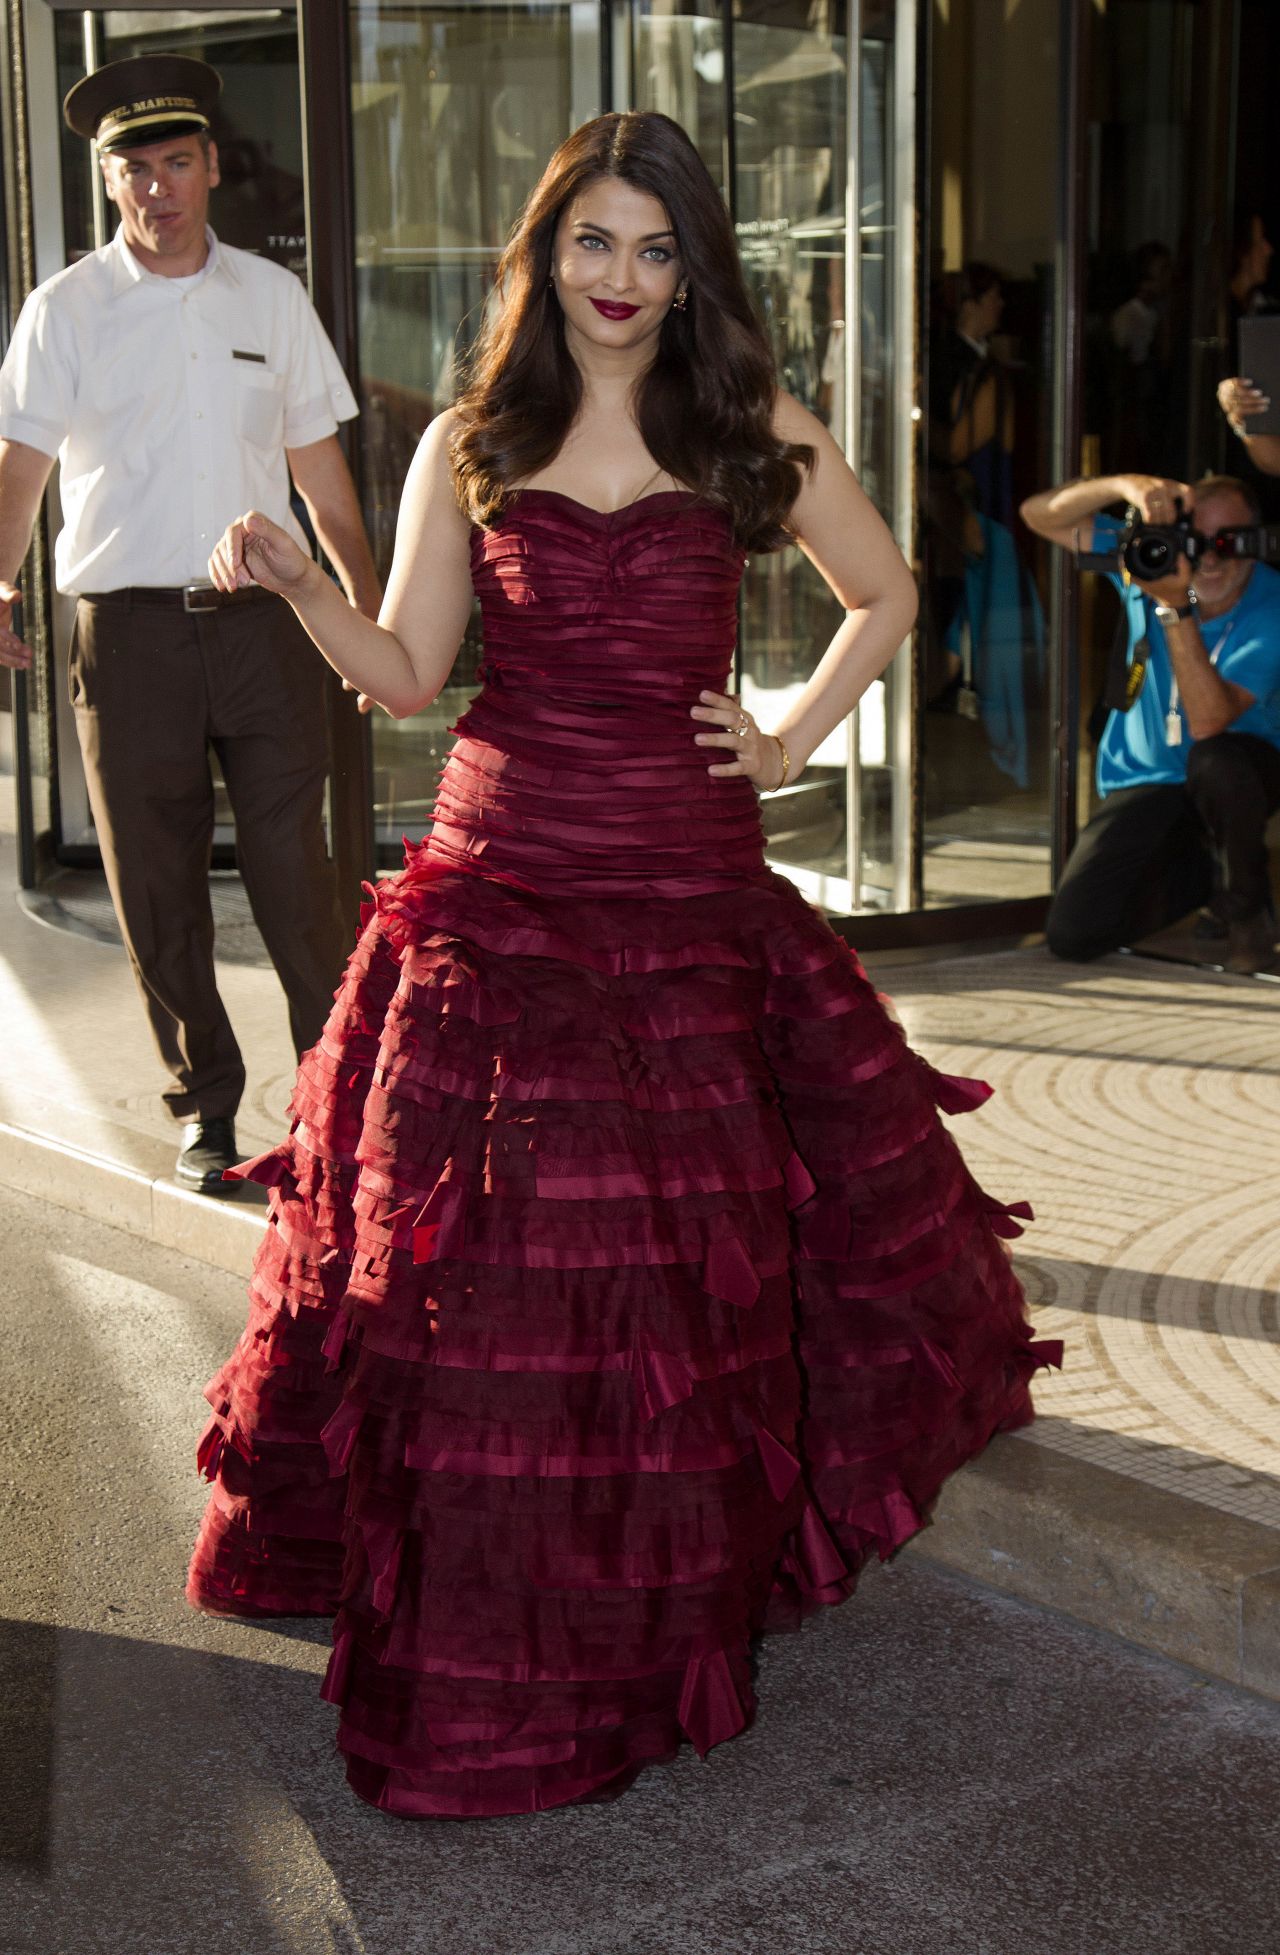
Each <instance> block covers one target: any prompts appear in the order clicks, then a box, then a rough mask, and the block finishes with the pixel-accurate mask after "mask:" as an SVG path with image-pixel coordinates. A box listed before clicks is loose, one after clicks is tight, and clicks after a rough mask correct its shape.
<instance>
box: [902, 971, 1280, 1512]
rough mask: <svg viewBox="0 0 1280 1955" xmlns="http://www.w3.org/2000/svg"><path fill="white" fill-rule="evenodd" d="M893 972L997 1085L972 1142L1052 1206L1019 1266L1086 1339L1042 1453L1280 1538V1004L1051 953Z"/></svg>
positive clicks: (1235, 982) (991, 1173)
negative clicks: (1077, 1461)
mask: <svg viewBox="0 0 1280 1955" xmlns="http://www.w3.org/2000/svg"><path fill="white" fill-rule="evenodd" d="M881 981H882V982H884V983H885V986H886V988H887V989H888V990H890V991H891V993H892V994H893V996H894V998H895V1001H896V1003H897V1006H898V1010H899V1012H900V1013H901V1015H902V1018H903V1021H904V1023H905V1024H906V1026H907V1029H908V1032H909V1034H910V1036H911V1037H912V1039H913V1041H914V1042H915V1043H916V1044H918V1045H919V1046H920V1047H921V1048H922V1049H923V1050H924V1051H926V1052H927V1054H928V1056H929V1057H930V1058H931V1059H932V1060H933V1062H934V1063H935V1064H936V1065H939V1066H941V1067H942V1068H943V1069H944V1070H946V1071H951V1072H972V1073H976V1074H978V1075H979V1076H981V1077H982V1078H985V1079H988V1080H990V1082H991V1083H992V1085H993V1086H995V1087H996V1088H997V1089H998V1096H997V1098H996V1099H995V1101H993V1102H992V1103H991V1104H990V1105H989V1106H988V1107H986V1108H984V1109H983V1111H982V1112H981V1113H979V1114H977V1115H970V1116H969V1117H968V1118H967V1119H965V1120H964V1121H962V1122H961V1123H960V1127H959V1132H960V1138H961V1140H962V1142H963V1145H964V1147H965V1151H966V1154H967V1156H968V1158H969V1160H970V1162H971V1164H972V1166H973V1167H974V1169H975V1171H976V1172H977V1174H978V1176H979V1178H980V1179H981V1180H983V1181H984V1182H985V1183H986V1184H987V1185H988V1186H989V1187H990V1188H991V1189H992V1190H993V1191H994V1192H997V1193H999V1194H1001V1195H1023V1196H1027V1197H1028V1198H1029V1199H1030V1200H1031V1201H1032V1203H1033V1204H1034V1207H1035V1210H1036V1222H1035V1224H1034V1225H1033V1226H1032V1228H1031V1229H1029V1231H1028V1233H1027V1235H1026V1236H1025V1237H1024V1239H1023V1241H1022V1243H1021V1244H1019V1247H1018V1255H1017V1261H1018V1266H1019V1268H1020V1270H1021V1272H1022V1275H1023V1277H1024V1280H1025V1281H1026V1284H1027V1289H1028V1294H1029V1296H1030V1297H1031V1298H1032V1300H1033V1302H1034V1303H1035V1305H1036V1306H1037V1323H1038V1325H1039V1327H1041V1328H1042V1329H1043V1331H1044V1333H1045V1334H1046V1335H1051V1336H1060V1337H1062V1338H1064V1339H1065V1341H1066V1347H1067V1355H1066V1361H1065V1364H1064V1367H1063V1371H1062V1373H1061V1375H1055V1376H1053V1377H1051V1378H1049V1379H1048V1380H1047V1382H1044V1383H1042V1384H1041V1386H1040V1390H1039V1394H1038V1402H1039V1406H1040V1412H1041V1417H1040V1420H1039V1421H1038V1423H1037V1425H1036V1426H1035V1427H1034V1428H1033V1430H1032V1431H1031V1433H1029V1434H1028V1435H1026V1438H1027V1442H1028V1443H1030V1444H1036V1445H1042V1446H1050V1447H1054V1448H1056V1449H1058V1450H1059V1451H1062V1452H1066V1453H1072V1454H1075V1455H1077V1456H1079V1457H1081V1458H1084V1459H1086V1460H1089V1461H1091V1462H1093V1463H1095V1464H1097V1465H1101V1466H1106V1467H1110V1468H1112V1469H1113V1470H1115V1471H1117V1472H1121V1473H1126V1474H1129V1475H1132V1476H1133V1477H1135V1478H1137V1479H1141V1480H1144V1481H1147V1482H1148V1483H1150V1484H1152V1485H1156V1486H1160V1487H1163V1488H1166V1489H1168V1490H1170V1491H1173V1492H1177V1493H1180V1494H1182V1495H1184V1496H1186V1497H1189V1498H1191V1499H1194V1500H1198V1501H1201V1502H1204V1503H1205V1504H1207V1505H1209V1506H1212V1507H1215V1508H1218V1509H1219V1510H1221V1511H1222V1512H1224V1513H1230V1514H1233V1515H1237V1516H1239V1517H1241V1518H1243V1519H1247V1520H1252V1521H1257V1522H1262V1523H1263V1524H1265V1525H1268V1526H1271V1527H1275V1528H1280V1310H1278V1305H1277V1292H1278V1291H1280V1090H1278V1089H1280V996H1277V995H1276V994H1275V992H1274V991H1272V990H1270V989H1269V988H1268V987H1266V986H1264V985H1260V984H1256V983H1253V982H1251V981H1250V980H1248V979H1239V978H1228V977H1219V976H1216V975H1212V974H1206V973H1202V972H1198V971H1197V972H1189V971H1186V970H1184V969H1180V968H1177V967H1173V966H1169V965H1162V964H1157V963H1155V962H1153V961H1149V960H1145V959H1140V958H1124V957H1114V958H1108V959H1107V960H1105V962H1103V963H1101V964H1098V965H1093V966H1089V967H1084V968H1082V967H1068V966H1063V965H1061V964H1055V963H1054V962H1053V961H1052V960H1051V959H1050V958H1049V957H1048V956H1047V955H1046V953H1044V952H1043V951H1039V950H1031V951H1015V952H1010V953H1007V954H1003V955H997V956H990V957H981V958H974V959H971V960H957V961H955V962H952V963H948V964H932V965H917V966H912V967H909V968H907V969H903V970H896V971H885V972H884V973H883V974H882V980H881Z"/></svg>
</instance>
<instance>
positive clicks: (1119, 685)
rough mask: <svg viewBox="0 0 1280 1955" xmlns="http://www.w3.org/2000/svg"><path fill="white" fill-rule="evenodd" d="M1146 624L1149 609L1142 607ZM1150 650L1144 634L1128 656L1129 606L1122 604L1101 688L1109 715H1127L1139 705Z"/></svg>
mask: <svg viewBox="0 0 1280 1955" xmlns="http://www.w3.org/2000/svg"><path fill="white" fill-rule="evenodd" d="M1142 615H1143V619H1144V620H1145V618H1146V615H1147V607H1146V604H1145V602H1144V603H1143V607H1142ZM1150 650H1151V647H1150V646H1149V645H1148V643H1147V634H1146V632H1145V631H1144V632H1143V634H1142V636H1141V638H1140V639H1139V640H1138V642H1137V644H1136V645H1135V646H1134V648H1133V657H1132V658H1130V656H1129V606H1128V605H1127V604H1126V603H1125V602H1124V601H1123V599H1122V600H1121V604H1120V616H1119V617H1118V618H1117V619H1116V628H1115V632H1114V634H1113V636H1112V640H1111V650H1110V651H1109V652H1108V654H1107V676H1106V679H1105V680H1104V682H1103V687H1102V702H1103V704H1104V706H1105V707H1106V708H1107V711H1108V712H1110V713H1127V712H1128V711H1129V709H1130V708H1131V707H1132V706H1133V705H1134V704H1135V703H1136V702H1137V699H1138V696H1139V694H1140V693H1141V691H1142V688H1143V685H1144V683H1145V681H1146V677H1147V658H1148V656H1149V654H1150Z"/></svg>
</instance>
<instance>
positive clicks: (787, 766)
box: [769, 733, 791, 794]
mask: <svg viewBox="0 0 1280 1955" xmlns="http://www.w3.org/2000/svg"><path fill="white" fill-rule="evenodd" d="M769 738H770V739H771V740H776V741H777V743H778V752H779V753H780V754H781V755H782V779H781V780H780V781H779V782H778V785H777V787H771V788H770V789H769V792H770V794H780V793H781V792H782V789H783V788H784V787H785V786H786V785H787V775H788V774H789V773H790V772H791V755H790V754H789V753H788V752H787V749H786V747H785V746H784V744H783V741H782V735H781V734H780V733H771V734H770V735H769Z"/></svg>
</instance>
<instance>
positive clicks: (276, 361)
mask: <svg viewBox="0 0 1280 1955" xmlns="http://www.w3.org/2000/svg"><path fill="white" fill-rule="evenodd" d="M207 236H208V239H209V256H208V258H207V260H206V261H205V264H204V266H203V268H202V269H201V270H200V271H199V272H198V273H196V274H195V276H194V277H192V278H163V277H160V276H158V275H157V274H155V273H152V272H148V271H146V270H144V269H143V267H142V266H141V265H140V264H139V263H138V261H137V259H136V258H135V257H134V255H133V253H132V252H131V251H130V250H129V248H128V246H127V245H126V244H125V242H124V238H123V236H122V235H121V234H120V233H119V232H117V234H116V237H115V239H114V240H113V242H112V243H111V244H109V245H104V247H103V248H102V250H101V251H95V252H94V253H92V255H91V256H89V257H86V258H82V259H81V260H80V261H79V263H78V264H75V265H72V266H70V267H69V268H68V270H66V271H64V272H59V273H58V274H57V276H56V277H54V278H50V279H47V280H46V281H45V283H44V284H43V285H40V286H38V287H37V288H36V290H35V291H34V292H33V293H32V294H31V296H30V297H29V298H28V300H27V302H26V304H25V305H24V306H23V308H22V312H21V315H20V316H19V319H18V323H17V325H16V327H15V328H14V334H13V339H12V341H11V343H10V346H9V351H8V353H7V355H6V356H5V361H4V365H3V367H0V439H4V440H8V441H21V442H25V443H26V444H27V446H28V447H31V448H38V449H40V450H41V452H42V453H44V454H46V455H56V456H57V458H58V461H59V463H60V465H61V477H60V487H61V495H62V510H63V518H64V524H63V529H62V532H61V534H60V535H59V537H58V541H57V547H56V549H55V552H54V566H55V575H56V579H57V585H58V589H59V590H61V591H67V592H70V593H73V594H79V593H81V592H84V591H110V590H121V589H124V588H126V587H127V586H130V585H136V584H148V585H153V586H154V585H159V586H173V585H180V584H189V583H193V582H197V581H202V580H206V579H207V577H208V559H209V552H210V551H211V550H212V548H213V546H214V544H215V543H216V542H217V540H218V537H219V536H220V535H221V534H222V531H223V530H224V529H225V527H226V525H227V524H228V523H229V522H232V521H233V520H234V519H235V518H236V517H237V516H240V515H242V514H243V513H244V511H245V510H246V509H261V510H262V511H263V512H264V513H265V514H266V515H268V516H270V517H271V518H272V520H273V521H275V522H277V523H280V524H282V525H283V526H284V527H285V528H286V529H288V530H289V531H290V533H291V534H292V535H293V536H295V537H296V538H297V540H298V542H299V543H302V544H303V547H304V548H305V541H304V538H303V535H302V531H301V529H300V528H299V526H298V523H297V521H296V519H295V517H294V516H293V514H292V511H291V510H290V507H289V469H288V463H287V461H286V458H285V450H286V448H305V447H307V446H308V445H309V444H310V443H311V442H314V441H322V440H323V439H324V438H325V437H326V436H327V435H331V434H333V433H334V432H335V431H336V429H337V426H338V423H339V422H340V421H348V420H350V419H351V417H352V416H353V415H354V414H355V413H356V412H357V411H358V410H357V407H356V402H355V397H354V395H353V394H352V392H351V389H350V387H349V386H348V385H347V380H346V376H345V375H344V373H343V371H342V368H341V367H340V365H339V364H338V357H337V354H336V353H335V352H334V350H333V347H332V345H331V344H330V342H329V340H328V338H327V336H326V334H325V331H324V328H323V327H322V326H321V324H320V321H319V319H318V318H317V317H316V314H315V311H314V308H313V307H312V305H311V301H310V300H309V299H308V297H307V295H306V292H305V291H304V290H303V288H302V286H301V284H300V283H299V281H298V280H297V278H295V276H294V275H293V273H292V272H287V271H285V270H283V269H282V268H281V267H280V266H279V265H273V264H271V263H269V262H268V261H267V260H265V259H262V258H255V257H254V256H253V254H252V253H251V252H248V251H238V250H236V249H235V248H234V247H233V246H231V245H225V244H219V243H218V240H217V239H216V238H215V237H214V235H213V232H212V231H210V232H208V233H207Z"/></svg>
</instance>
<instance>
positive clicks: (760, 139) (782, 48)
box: [731, 0, 856, 910]
mask: <svg viewBox="0 0 1280 1955" xmlns="http://www.w3.org/2000/svg"><path fill="white" fill-rule="evenodd" d="M845 28H846V8H845V4H844V0H817V4H810V0H771V4H768V5H758V4H756V5H753V4H752V3H751V0H735V10H734V20H733V72H732V77H731V81H732V102H733V130H734V141H733V163H734V169H733V193H734V194H733V210H734V220H735V225H736V229H737V233H738V244H739V249H740V250H741V252H742V259H743V264H744V266H745V269H746V273H747V279H748V283H749V284H750V286H751V288H752V292H753V295H754V297H755V301H756V305H757V308H758V310H759V312H760V314H761V316H762V317H763V319H764V322H765V326H766V328H767V330H768V333H769V336H770V338H771V339H772V341H773V348H774V354H775V357H776V359H777V363H778V372H779V375H780V378H781V381H782V385H783V386H784V387H785V388H786V389H787V391H788V392H789V393H791V394H793V395H794V396H795V397H796V399H797V400H799V401H801V402H803V404H804V405H805V406H806V407H808V408H811V409H812V410H813V411H814V412H815V413H816V414H818V415H819V416H820V417H821V418H822V419H823V420H824V421H825V422H826V423H827V425H828V426H829V427H830V428H831V431H832V433H833V434H834V436H835V438H836V440H837V441H838V442H839V443H840V445H841V446H842V447H843V448H844V449H845V451H846V453H848V452H851V433H852V430H851V427H850V411H851V407H852V401H851V399H850V390H849V386H848V375H847V364H848V362H847V350H846V335H845V316H846V306H847V297H848V291H847V287H848V278H847V263H846V227H847V218H848V213H847V210H846V192H847V187H848V156H849V142H848V126H849V125H848V63H847V43H846V36H845ZM842 616H843V612H842V610H841V608H840V605H839V604H838V603H837V601H836V600H835V599H834V598H833V597H832V595H831V593H830V591H829V590H828V589H827V587H826V585H825V584H824V583H823V581H822V579H821V578H820V577H819V576H818V574H817V572H816V571H815V570H814V569H813V567H812V566H811V565H810V564H809V562H808V561H807V559H806V558H805V557H804V556H802V554H801V553H800V551H799V550H798V549H794V548H793V549H787V550H783V551H780V552H779V553H778V554H777V555H774V556H768V557H758V558H753V559H752V561H751V563H750V564H749V566H748V569H747V574H746V578H745V580H744V583H743V595H742V636H741V649H740V682H741V691H742V698H743V702H744V704H745V705H746V706H747V707H748V709H749V710H750V711H752V712H753V713H757V714H758V715H759V717H760V719H761V721H762V722H763V723H764V724H765V725H766V726H768V725H769V724H770V723H771V722H773V721H775V720H776V719H778V717H779V716H780V714H781V713H782V712H783V711H784V710H785V709H786V707H787V706H788V704H789V703H790V702H791V700H793V699H794V698H795V696H796V695H797V694H798V693H799V692H800V691H801V690H802V688H803V687H804V685H805V684H806V682H807V681H808V679H809V678H810V677H811V675H812V673H813V669H814V666H815V665H816V664H817V661H818V659H819V658H820V657H821V655H822V652H823V649H824V648H825V646H826V644H827V643H828V641H829V640H830V638H831V636H832V634H833V633H834V632H835V631H836V630H837V629H838V627H839V625H840V622H841V619H842ZM854 732H855V722H854V721H852V720H848V721H844V722H843V723H842V724H841V725H840V726H838V727H836V728H835V730H834V731H833V732H832V733H831V734H829V735H828V737H827V738H826V740H824V741H823V742H822V745H821V746H820V747H819V748H818V750H817V751H816V753H814V754H813V755H812V756H811V758H810V760H809V764H808V766H807V767H806V769H805V771H804V774H803V775H802V776H801V778H800V780H799V781H797V782H796V784H795V786H794V787H791V788H786V789H784V790H783V792H782V793H781V794H778V795H774V796H771V797H770V798H769V799H767V800H766V801H764V802H763V803H762V813H763V817H764V823H765V835H766V839H767V843H768V854H769V860H770V862H771V863H772V864H773V865H774V866H775V867H776V868H778V869H781V870H783V872H784V873H785V874H787V875H789V876H791V877H792V879H793V880H794V881H796V882H798V883H799V884H800V886H801V888H803V889H804V890H805V892H806V894H808V895H810V896H812V897H813V899H814V900H815V901H817V902H821V903H824V904H826V905H827V906H828V907H830V908H833V909H839V910H846V909H848V908H850V907H852V903H851V880H850V854H851V849H852V848H854V847H856V824H851V823H850V819H849V816H850V797H851V792H852V781H853V778H854V774H855V768H854Z"/></svg>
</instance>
